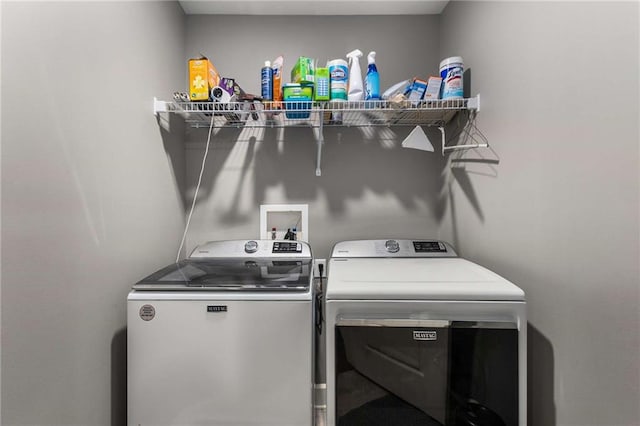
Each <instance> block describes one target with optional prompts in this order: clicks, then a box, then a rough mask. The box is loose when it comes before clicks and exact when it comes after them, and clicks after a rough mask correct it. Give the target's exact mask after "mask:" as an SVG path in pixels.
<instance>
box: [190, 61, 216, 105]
mask: <svg viewBox="0 0 640 426" xmlns="http://www.w3.org/2000/svg"><path fill="white" fill-rule="evenodd" d="M218 83H220V75H219V74H218V70H217V69H216V67H214V66H213V63H211V61H210V60H209V59H207V57H206V56H200V57H199V58H195V59H189V100H191V101H208V100H209V96H210V93H211V89H213V88H214V87H216V86H217V85H218Z"/></svg>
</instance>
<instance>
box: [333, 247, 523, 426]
mask: <svg viewBox="0 0 640 426" xmlns="http://www.w3.org/2000/svg"><path fill="white" fill-rule="evenodd" d="M325 300H326V301H325V323H326V376H327V377H326V380H327V425H328V426H335V425H338V426H351V425H365V424H366V425H368V426H383V425H385V426H386V425H403V426H412V425H422V426H425V425H427V426H429V425H433V426H441V425H445V426H517V425H520V426H522V425H525V424H526V389H527V388H526V368H527V363H526V353H527V351H526V346H527V339H526V327H527V321H526V303H525V295H524V292H523V291H522V290H521V289H520V288H518V287H517V286H515V285H514V284H512V283H510V282H509V281H507V280H506V279H504V278H502V277H500V276H498V275H497V274H495V273H493V272H491V271H489V270H488V269H486V268H484V267H482V266H479V265H477V264H475V263H473V262H470V261H468V260H465V259H462V258H460V257H458V256H457V254H456V252H455V251H454V249H453V248H452V247H451V246H450V245H449V244H447V243H444V242H441V241H432V240H361V241H345V242H341V243H338V244H336V245H335V246H334V248H333V252H332V256H331V259H330V261H329V265H328V276H327V285H326V296H325Z"/></svg>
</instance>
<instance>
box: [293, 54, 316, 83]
mask: <svg viewBox="0 0 640 426" xmlns="http://www.w3.org/2000/svg"><path fill="white" fill-rule="evenodd" d="M314 75H315V72H314V63H313V59H311V58H307V57H305V56H300V57H299V58H298V60H297V61H296V64H295V65H294V66H293V69H291V82H292V83H301V84H302V83H310V84H313V83H314Z"/></svg>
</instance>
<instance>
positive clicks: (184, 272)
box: [133, 258, 312, 292]
mask: <svg viewBox="0 0 640 426" xmlns="http://www.w3.org/2000/svg"><path fill="white" fill-rule="evenodd" d="M311 271H312V261H311V259H297V258H291V259H287V258H279V259H271V258H268V259H265V258H246V259H244V258H226V259H225V258H187V259H184V260H181V261H180V262H178V263H174V264H171V265H169V266H166V267H165V268H162V269H161V270H159V271H157V272H154V273H153V274H151V275H149V276H148V277H146V278H144V279H143V280H141V281H140V282H138V283H136V284H135V285H134V286H133V288H134V289H135V290H200V291H254V292H264V291H268V292H282V291H287V292H307V291H309V288H310V284H311Z"/></svg>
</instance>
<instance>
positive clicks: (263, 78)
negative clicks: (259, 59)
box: [260, 61, 273, 101]
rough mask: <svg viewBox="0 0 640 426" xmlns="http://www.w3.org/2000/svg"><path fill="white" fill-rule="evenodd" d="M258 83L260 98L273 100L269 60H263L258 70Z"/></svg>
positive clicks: (271, 70)
mask: <svg viewBox="0 0 640 426" xmlns="http://www.w3.org/2000/svg"><path fill="white" fill-rule="evenodd" d="M260 84H261V88H262V100H265V101H272V100H273V68H271V62H270V61H265V62H264V67H262V70H261V72H260Z"/></svg>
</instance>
